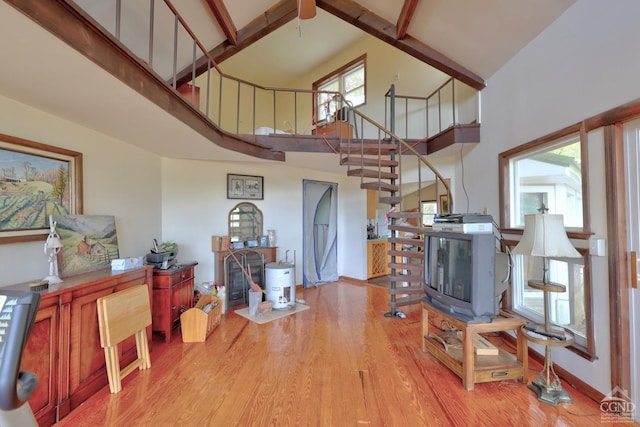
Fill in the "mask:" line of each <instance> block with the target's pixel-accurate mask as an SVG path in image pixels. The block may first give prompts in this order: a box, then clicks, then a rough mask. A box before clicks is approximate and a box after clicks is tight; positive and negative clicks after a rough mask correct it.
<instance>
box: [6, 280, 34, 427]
mask: <svg viewBox="0 0 640 427" xmlns="http://www.w3.org/2000/svg"><path fill="white" fill-rule="evenodd" d="M39 305H40V294H37V293H31V292H22V291H10V290H3V289H1V288H0V426H2V427H14V426H15V427H23V426H28V427H30V426H35V427H37V426H38V423H37V422H36V419H35V417H34V415H33V412H32V411H31V407H30V406H29V402H28V401H27V400H28V399H29V397H30V396H31V394H33V392H34V390H35V388H36V386H37V385H38V377H37V376H36V375H35V374H34V373H33V372H26V371H20V370H19V369H20V362H21V360H22V352H23V350H24V347H25V345H26V344H27V339H28V338H29V333H30V332H31V328H32V326H33V323H34V321H35V318H36V313H37V311H38V306H39Z"/></svg>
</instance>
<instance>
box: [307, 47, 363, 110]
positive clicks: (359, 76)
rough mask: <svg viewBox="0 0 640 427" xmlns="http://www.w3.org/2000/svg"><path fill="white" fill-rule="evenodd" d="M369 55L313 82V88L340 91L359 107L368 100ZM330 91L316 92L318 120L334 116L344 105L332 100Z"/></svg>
mask: <svg viewBox="0 0 640 427" xmlns="http://www.w3.org/2000/svg"><path fill="white" fill-rule="evenodd" d="M366 68H367V56H366V55H362V56H361V57H359V58H356V59H355V60H353V61H351V62H349V63H348V64H346V65H344V66H342V67H340V68H338V69H337V70H335V71H333V72H332V73H330V74H328V75H326V76H324V77H323V78H321V79H320V80H317V81H315V82H314V83H313V85H312V89H313V90H314V91H320V92H325V91H326V92H339V93H341V94H342V96H344V98H345V99H346V100H347V101H348V102H349V103H350V104H351V106H352V107H358V106H360V105H363V104H364V103H365V102H366V97H367V95H366ZM332 98H333V97H332V95H331V94H330V93H316V94H315V95H314V97H313V99H314V105H313V107H314V117H315V120H316V122H319V121H323V120H326V119H327V117H333V115H334V114H335V113H336V111H337V110H338V109H339V108H341V107H342V105H341V104H340V102H332Z"/></svg>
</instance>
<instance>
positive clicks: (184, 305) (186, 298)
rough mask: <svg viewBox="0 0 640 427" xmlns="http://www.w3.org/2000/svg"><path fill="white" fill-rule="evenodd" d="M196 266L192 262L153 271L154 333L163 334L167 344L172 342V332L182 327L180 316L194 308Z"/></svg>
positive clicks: (195, 263)
mask: <svg viewBox="0 0 640 427" xmlns="http://www.w3.org/2000/svg"><path fill="white" fill-rule="evenodd" d="M196 265H198V263H197V262H190V263H186V264H180V265H178V266H176V267H173V268H170V269H168V270H154V271H153V310H152V316H151V317H152V325H153V331H154V332H161V333H163V334H164V340H165V342H167V343H168V342H170V341H171V331H173V329H174V328H176V327H178V325H180V315H181V314H182V313H184V312H185V311H187V310H188V309H190V308H191V307H193V287H194V277H195V276H194V270H195V266H196Z"/></svg>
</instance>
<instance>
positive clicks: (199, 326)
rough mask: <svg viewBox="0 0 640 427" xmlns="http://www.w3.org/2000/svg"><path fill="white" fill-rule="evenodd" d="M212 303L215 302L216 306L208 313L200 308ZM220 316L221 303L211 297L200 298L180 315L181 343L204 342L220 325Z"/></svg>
mask: <svg viewBox="0 0 640 427" xmlns="http://www.w3.org/2000/svg"><path fill="white" fill-rule="evenodd" d="M214 301H217V302H218V305H217V306H216V307H215V308H214V309H213V310H211V311H210V312H209V313H205V312H204V311H203V310H202V307H204V306H205V305H207V304H209V303H211V302H214ZM221 316H222V301H220V299H219V298H218V297H214V296H213V295H203V296H201V297H200V299H199V300H198V302H197V303H196V305H195V307H193V308H190V309H189V310H187V311H185V312H184V313H182V314H181V315H180V326H181V328H182V342H204V341H205V340H206V339H207V337H208V336H209V335H211V332H213V330H214V329H215V328H216V327H217V326H218V325H219V324H220V317H221Z"/></svg>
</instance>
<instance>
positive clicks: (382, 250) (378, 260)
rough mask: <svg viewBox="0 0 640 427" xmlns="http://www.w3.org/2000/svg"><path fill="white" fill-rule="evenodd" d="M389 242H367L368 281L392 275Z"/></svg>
mask: <svg viewBox="0 0 640 427" xmlns="http://www.w3.org/2000/svg"><path fill="white" fill-rule="evenodd" d="M390 249H391V243H390V242H389V241H388V240H367V279H372V278H374V277H380V276H388V275H389V274H391V268H390V267H389V263H390V262H391V256H390V255H389V250H390Z"/></svg>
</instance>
